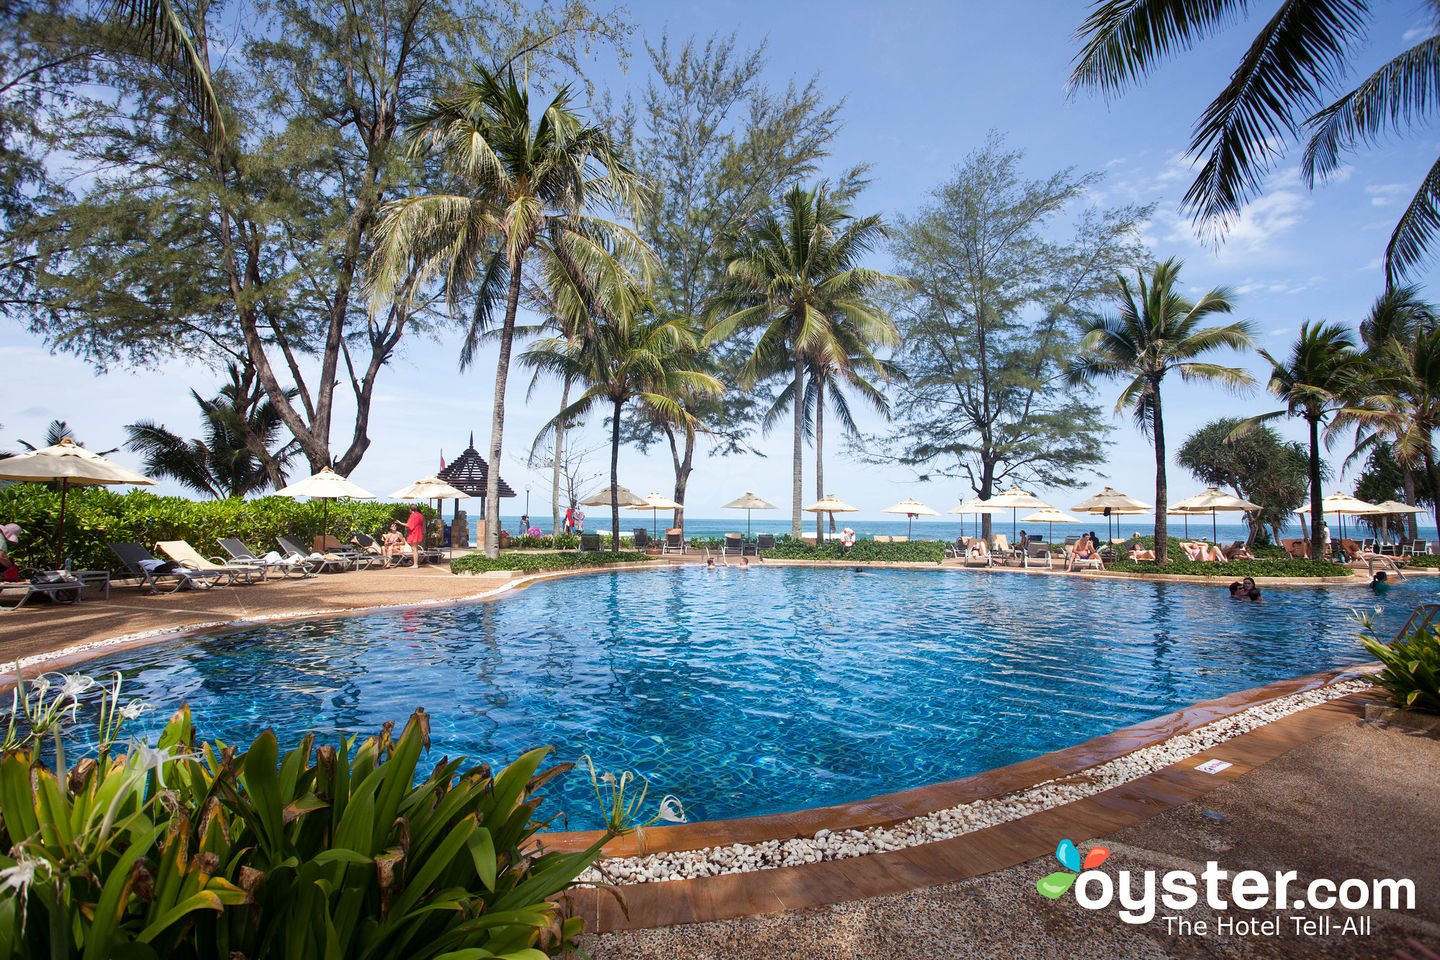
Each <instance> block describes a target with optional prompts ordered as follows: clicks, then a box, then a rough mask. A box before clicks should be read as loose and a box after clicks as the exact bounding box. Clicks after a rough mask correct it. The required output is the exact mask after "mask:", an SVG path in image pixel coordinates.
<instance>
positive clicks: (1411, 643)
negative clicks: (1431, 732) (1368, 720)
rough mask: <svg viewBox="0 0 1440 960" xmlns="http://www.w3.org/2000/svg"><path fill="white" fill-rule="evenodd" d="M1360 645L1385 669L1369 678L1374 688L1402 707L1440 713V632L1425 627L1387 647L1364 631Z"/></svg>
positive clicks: (1367, 631)
mask: <svg viewBox="0 0 1440 960" xmlns="http://www.w3.org/2000/svg"><path fill="white" fill-rule="evenodd" d="M1360 642H1361V643H1363V644H1364V645H1365V650H1366V652H1367V653H1369V654H1370V656H1372V657H1374V658H1375V659H1376V660H1379V661H1380V662H1381V663H1382V664H1384V665H1385V669H1383V670H1381V671H1380V672H1379V673H1378V674H1375V675H1374V676H1372V677H1371V680H1372V681H1373V682H1374V683H1375V685H1376V686H1378V687H1380V688H1381V689H1383V690H1384V691H1385V692H1386V693H1388V694H1390V696H1391V698H1392V699H1393V700H1394V701H1395V702H1396V703H1398V704H1399V705H1400V706H1402V707H1405V708H1407V709H1411V710H1425V711H1428V712H1430V713H1440V632H1437V631H1436V629H1435V628H1434V627H1425V628H1424V629H1421V630H1417V631H1415V632H1414V633H1412V634H1410V635H1409V636H1408V637H1400V638H1399V639H1397V640H1394V641H1391V642H1388V643H1387V642H1386V641H1384V640H1381V639H1380V638H1379V637H1377V636H1375V633H1374V631H1372V630H1369V629H1367V630H1366V631H1365V632H1364V633H1362V634H1361V637H1360Z"/></svg>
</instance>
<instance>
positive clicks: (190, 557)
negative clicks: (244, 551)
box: [155, 540, 265, 583]
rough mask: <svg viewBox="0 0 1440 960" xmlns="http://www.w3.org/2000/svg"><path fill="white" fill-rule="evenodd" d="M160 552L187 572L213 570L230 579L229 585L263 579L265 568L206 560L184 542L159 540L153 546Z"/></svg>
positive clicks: (233, 562) (243, 562)
mask: <svg viewBox="0 0 1440 960" xmlns="http://www.w3.org/2000/svg"><path fill="white" fill-rule="evenodd" d="M155 546H156V547H157V548H159V550H160V552H161V553H163V554H165V556H167V557H169V558H170V559H171V560H174V561H175V562H176V563H178V564H180V565H181V566H182V567H185V568H186V569H188V570H215V571H218V572H220V573H223V574H225V575H226V576H228V577H229V578H230V582H231V583H256V582H258V581H261V580H264V579H265V568H264V567H262V566H260V565H259V564H255V563H251V562H249V561H246V560H240V561H236V560H222V559H220V558H218V557H217V558H215V559H207V558H206V557H202V556H200V552H199V551H198V550H196V549H195V548H194V547H192V546H190V544H189V542H188V541H185V540H161V541H160V542H159V543H157V544H155Z"/></svg>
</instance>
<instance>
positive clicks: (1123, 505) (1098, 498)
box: [1070, 487, 1188, 540]
mask: <svg viewBox="0 0 1440 960" xmlns="http://www.w3.org/2000/svg"><path fill="white" fill-rule="evenodd" d="M1070 509H1071V510H1074V511H1075V512H1076V513H1088V514H1091V515H1092V516H1094V515H1102V514H1103V515H1104V517H1105V536H1106V538H1107V539H1112V540H1113V539H1114V534H1113V533H1111V530H1110V520H1111V518H1112V517H1115V516H1121V515H1124V514H1127V513H1149V512H1150V511H1151V510H1154V509H1155V506H1154V504H1150V503H1146V502H1145V501H1143V500H1136V499H1135V498H1134V497H1132V496H1130V495H1129V494H1125V493H1121V492H1120V491H1119V490H1116V489H1115V488H1114V487H1106V488H1105V489H1104V490H1101V491H1100V492H1099V493H1097V494H1095V495H1094V496H1091V497H1087V498H1086V499H1084V500H1081V501H1080V502H1079V503H1077V504H1075V506H1073V507H1071V508H1070ZM1187 529H1188V528H1187Z"/></svg>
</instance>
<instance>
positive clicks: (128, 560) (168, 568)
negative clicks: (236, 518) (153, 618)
mask: <svg viewBox="0 0 1440 960" xmlns="http://www.w3.org/2000/svg"><path fill="white" fill-rule="evenodd" d="M110 552H111V553H113V554H115V556H117V557H119V558H120V562H121V563H123V564H124V565H125V569H126V570H128V571H129V572H130V574H131V576H134V577H136V578H137V579H138V580H140V582H141V583H143V584H144V585H145V586H146V587H148V588H149V589H151V590H154V591H155V592H157V593H174V592H175V591H176V590H179V589H180V588H181V587H185V586H188V587H192V588H194V589H196V590H208V589H210V588H211V587H213V586H215V585H216V584H217V583H219V582H220V581H221V580H224V579H226V578H227V577H228V576H229V574H227V573H226V572H225V571H223V570H191V569H190V568H188V567H183V566H181V565H180V564H178V563H165V562H164V561H162V560H160V559H159V558H157V557H156V556H155V555H154V554H152V553H151V552H150V551H149V550H147V549H145V546H144V545H143V544H139V543H112V544H110Z"/></svg>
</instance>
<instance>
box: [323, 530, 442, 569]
mask: <svg viewBox="0 0 1440 960" xmlns="http://www.w3.org/2000/svg"><path fill="white" fill-rule="evenodd" d="M312 543H313V546H314V547H315V550H316V552H318V553H328V554H334V555H335V556H337V557H344V558H345V559H347V560H349V561H350V565H351V566H352V567H354V568H355V569H356V570H369V569H370V568H371V567H373V566H374V565H375V564H377V563H381V562H382V561H383V560H384V558H383V557H381V556H380V555H379V554H376V553H370V552H369V551H368V550H365V549H363V548H361V547H357V546H356V545H355V544H353V543H341V542H340V539H339V538H338V537H332V536H329V535H328V534H326V535H322V536H319V537H316V538H315V539H314V541H313V542H312ZM429 552H430V551H422V555H421V559H422V560H424V559H427V556H426V555H427V554H428V553H429Z"/></svg>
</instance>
